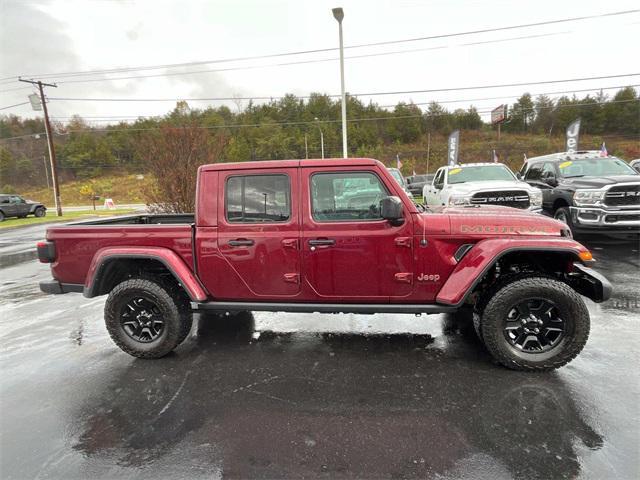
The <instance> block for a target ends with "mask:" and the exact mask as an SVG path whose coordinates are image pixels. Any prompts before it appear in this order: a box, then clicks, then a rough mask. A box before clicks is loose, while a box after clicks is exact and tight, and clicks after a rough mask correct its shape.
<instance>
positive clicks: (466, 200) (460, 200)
mask: <svg viewBox="0 0 640 480" xmlns="http://www.w3.org/2000/svg"><path fill="white" fill-rule="evenodd" d="M470 198H471V197H469V196H467V195H451V196H450V197H449V205H469V204H470V203H471V201H470Z"/></svg>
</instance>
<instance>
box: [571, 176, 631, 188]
mask: <svg viewBox="0 0 640 480" xmlns="http://www.w3.org/2000/svg"><path fill="white" fill-rule="evenodd" d="M619 183H640V175H612V176H607V177H575V178H563V179H562V180H561V184H562V185H566V186H568V187H573V188H576V189H577V188H602V187H606V186H608V185H616V184H619Z"/></svg>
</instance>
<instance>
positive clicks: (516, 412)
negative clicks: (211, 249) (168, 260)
mask: <svg viewBox="0 0 640 480" xmlns="http://www.w3.org/2000/svg"><path fill="white" fill-rule="evenodd" d="M224 323H225V322H220V321H219V319H205V320H204V321H201V322H200V323H199V325H198V330H197V333H196V335H195V336H194V337H192V339H191V343H190V344H189V345H187V346H186V348H185V349H183V350H182V351H181V352H179V353H177V354H175V355H173V356H172V358H170V359H167V361H166V362H163V363H164V365H163V364H161V363H159V362H133V363H132V364H131V365H130V366H129V367H128V368H126V369H124V370H123V371H122V372H120V374H119V375H118V376H116V377H115V378H113V379H112V380H111V382H110V383H109V384H108V385H105V386H104V389H103V391H102V392H96V393H95V397H96V399H95V401H92V402H88V403H87V404H85V405H83V408H82V409H81V411H79V412H77V414H76V415H74V417H75V420H74V421H73V423H74V424H76V425H78V426H79V430H78V437H77V440H76V443H75V444H74V445H73V449H74V450H75V451H78V452H81V453H83V454H84V455H86V456H87V457H103V458H104V459H106V458H110V459H112V460H114V461H115V462H116V463H117V464H118V465H120V466H122V467H138V468H141V467H144V466H145V465H149V464H152V463H155V462H157V461H161V459H162V457H163V456H164V455H166V453H167V452H168V451H171V450H174V449H175V448H176V446H178V445H180V446H181V447H180V448H184V447H185V443H189V446H188V447H187V448H186V450H185V454H186V455H187V456H191V455H194V456H195V457H196V458H194V459H190V458H189V459H185V463H187V464H188V463H191V461H192V460H196V461H197V464H201V462H202V459H203V458H210V459H217V460H218V461H217V462H216V467H217V468H218V469H219V470H220V471H221V472H224V474H225V476H228V477H232V478H249V477H259V478H274V477H298V476H301V475H305V476H326V477H328V478H333V477H336V476H363V474H364V475H365V476H368V477H385V478H388V477H396V478H406V477H411V478H415V477H419V478H424V477H429V476H433V475H435V474H441V475H451V476H455V477H457V476H459V474H461V473H465V471H464V469H465V468H467V467H469V468H472V470H470V471H468V472H466V473H467V474H469V475H471V476H473V477H474V478H478V477H485V478H488V477H489V476H492V475H493V474H494V473H496V472H500V473H501V474H504V475H505V476H512V477H514V478H523V479H525V478H551V477H554V478H573V477H575V476H576V475H577V474H578V473H579V471H580V467H579V462H578V460H577V458H576V456H577V454H576V445H580V446H584V447H586V448H589V449H598V448H600V447H601V446H602V443H603V439H602V437H601V436H600V435H599V434H598V433H596V431H594V429H593V428H592V427H590V426H589V425H588V424H587V423H586V422H585V421H584V419H582V418H581V416H580V415H579V413H578V412H577V409H576V406H575V404H574V402H573V399H572V395H571V393H570V392H569V391H568V390H567V388H566V387H565V386H564V384H563V382H562V381H561V380H560V379H559V378H558V377H557V376H556V375H548V376H538V375H523V374H519V373H515V372H510V371H507V370H504V369H497V368H495V367H494V366H493V365H491V363H490V362H489V361H487V360H486V359H485V361H480V362H478V358H477V355H478V352H477V348H476V347H477V345H474V344H475V339H473V337H470V338H466V337H464V336H456V337H455V338H453V339H451V343H461V344H465V345H467V346H468V347H469V348H466V349H464V350H466V351H467V352H468V354H466V355H465V354H461V355H460V356H454V357H451V356H449V355H447V354H445V353H443V352H442V351H441V350H440V349H432V348H430V345H432V343H433V342H432V339H431V338H430V336H428V335H414V336H405V335H374V336H363V335H358V334H338V335H333V334H312V333H285V334H277V333H273V332H269V333H267V334H264V333H263V334H261V335H260V337H259V338H258V339H254V338H253V337H254V335H252V334H253V328H252V327H253V317H252V316H250V315H244V316H240V317H236V318H234V319H233V324H232V325H233V326H232V328H229V326H228V323H227V325H224ZM238 326H239V327H240V329H239V330H238V328H237V327H238ZM214 344H215V348H212V347H213V346H214ZM457 350H458V351H462V350H463V349H461V348H460V349H457ZM185 364H188V367H187V368H185V367H184V365H185ZM174 368H178V369H181V370H183V372H182V374H181V375H167V372H171V371H173V369H174ZM452 374H459V375H461V376H463V377H464V381H461V378H456V377H455V376H454V377H451V376H450V375H452ZM141 399H145V401H142V402H141ZM187 437H195V438H197V439H198V440H197V441H196V443H197V442H202V443H198V444H197V445H196V444H193V443H192V442H185V439H186V438H187ZM195 438H194V439H195ZM539 439H544V442H542V443H541V442H539V441H538V440H539ZM197 447H200V449H198V448H197ZM207 463H208V462H207ZM60 473H64V469H63V470H61V472H60ZM202 473H204V472H202ZM482 473H484V475H483V474H482Z"/></svg>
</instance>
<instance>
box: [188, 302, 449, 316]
mask: <svg viewBox="0 0 640 480" xmlns="http://www.w3.org/2000/svg"><path fill="white" fill-rule="evenodd" d="M191 308H192V309H193V310H194V311H198V312H202V311H209V310H211V311H216V310H217V311H244V310H250V311H254V312H295V313H316V312H318V313H367V314H372V313H413V314H416V313H426V314H434V313H451V312H455V311H456V310H458V307H454V306H451V305H442V304H427V305H424V304H408V303H404V304H403V303H394V304H391V303H282V302H274V303H272V302H217V301H214V302H191Z"/></svg>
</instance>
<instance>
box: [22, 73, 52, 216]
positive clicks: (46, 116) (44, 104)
mask: <svg viewBox="0 0 640 480" xmlns="http://www.w3.org/2000/svg"><path fill="white" fill-rule="evenodd" d="M18 80H19V81H21V82H25V83H30V84H32V85H37V86H38V90H39V91H40V101H41V102H42V110H43V111H44V129H45V131H46V133H47V145H48V147H49V161H50V163H51V179H52V181H53V196H54V198H55V202H56V212H57V214H58V216H59V217H61V216H62V203H61V202H60V186H59V184H58V169H57V168H56V150H55V147H54V145H53V134H52V133H51V124H50V123H49V111H48V110H47V102H46V101H45V98H44V88H43V87H54V88H57V87H58V86H57V85H56V84H54V83H42V82H41V81H40V80H38V81H35V80H25V79H22V78H19V79H18Z"/></svg>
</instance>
